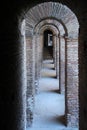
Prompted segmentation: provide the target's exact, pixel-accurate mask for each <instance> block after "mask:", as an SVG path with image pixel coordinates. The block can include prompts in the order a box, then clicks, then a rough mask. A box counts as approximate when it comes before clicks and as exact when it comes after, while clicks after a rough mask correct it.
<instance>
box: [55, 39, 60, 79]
mask: <svg viewBox="0 0 87 130" xmlns="http://www.w3.org/2000/svg"><path fill="white" fill-rule="evenodd" d="M56 74H57V79H59V37H57V46H56Z"/></svg>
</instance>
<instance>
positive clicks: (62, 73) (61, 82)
mask: <svg viewBox="0 0 87 130" xmlns="http://www.w3.org/2000/svg"><path fill="white" fill-rule="evenodd" d="M66 44H67V43H66ZM59 57H60V58H59V62H60V64H59V69H60V70H59V71H60V73H59V86H60V93H62V94H64V93H65V39H64V37H63V36H60V47H59ZM66 58H67V57H66Z"/></svg>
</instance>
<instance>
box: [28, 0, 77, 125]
mask: <svg viewBox="0 0 87 130" xmlns="http://www.w3.org/2000/svg"><path fill="white" fill-rule="evenodd" d="M46 6H47V3H42V4H40V5H37V6H36V7H34V8H32V9H31V10H29V11H28V13H27V15H26V26H27V30H26V41H27V42H26V45H27V48H29V50H30V51H31V54H32V56H33V57H34V55H33V54H34V53H33V52H34V51H35V48H34V46H35V43H36V41H37V42H38V41H39V42H40V40H41V37H40V35H38V34H34V36H32V34H33V27H36V26H37V24H39V22H40V21H41V20H43V19H44V17H45V18H47V17H49V19H50V20H51V19H52V20H54V19H57V20H58V21H59V22H60V24H61V25H62V26H63V27H64V29H65V31H66V32H67V33H66V34H65V35H63V36H61V35H59V44H60V45H61V43H63V42H62V41H64V40H65V44H66V45H65V46H64V47H65V49H64V50H65V52H64V53H65V56H64V57H66V59H65V60H64V61H65V63H63V61H62V59H63V57H61V55H60V53H59V64H60V59H61V64H62V63H63V65H65V68H64V69H65V99H66V100H65V101H66V105H65V106H66V112H65V114H66V122H67V123H66V124H67V125H68V126H71V127H74V126H78V122H79V120H78V117H79V116H78V113H79V107H78V82H79V80H78V27H79V24H78V20H77V18H76V16H75V14H74V13H73V12H72V11H71V10H69V9H68V8H67V7H66V6H63V5H62V4H59V3H55V2H48V6H49V8H50V7H52V9H51V10H50V9H49V11H48V10H44V9H47V8H46ZM54 7H55V8H54ZM60 7H62V8H60ZM59 8H60V12H59V13H58V12H57V11H58V10H57V11H56V13H53V12H55V9H59ZM40 9H41V11H42V10H44V11H46V16H43V15H41V14H39V16H38V17H35V15H34V13H35V12H36V13H38V10H40ZM64 10H66V11H64ZM42 12H43V11H42ZM49 12H50V13H49ZM67 15H68V17H66V16H67ZM31 16H33V17H35V19H31V20H30V18H31ZM68 18H69V19H68ZM70 18H71V19H70ZM36 21H37V24H36ZM74 22H75V23H76V28H74V24H72V25H71V23H74ZM59 26H60V25H58V27H59ZM30 30H31V31H30ZM73 33H74V34H73ZM36 37H37V38H36ZM63 39H64V40H63ZM32 43H34V44H32ZM32 48H33V50H32ZM61 48H63V46H62V47H61ZM59 50H60V49H59ZM37 52H38V51H37ZM73 52H74V53H73ZM29 54H30V52H29ZM31 54H30V55H31ZM39 54H40V53H39ZM39 56H40V55H39ZM60 57H61V58H60ZM39 58H40V57H39ZM39 58H38V59H37V61H39V63H40V62H41V60H40V59H39ZM29 63H32V64H33V61H32V60H30V59H29ZM61 64H60V68H59V70H60V69H61V68H62V67H61ZM27 66H28V65H27ZM63 67H64V66H63ZM39 68H40V67H39ZM27 70H28V69H27ZM38 71H39V72H40V69H38ZM28 73H31V71H30V70H28ZM31 75H32V74H31ZM28 76H29V75H28ZM30 79H31V78H30ZM28 80H29V79H28ZM33 80H34V78H33V79H32V82H33ZM59 80H60V79H59ZM29 82H31V81H29ZM30 89H31V88H30ZM33 89H34V88H32V92H34V90H33ZM33 97H34V93H33V95H32V94H30V96H29V98H28V99H29V100H27V101H28V102H30V99H31V100H33ZM28 108H29V106H28ZM29 111H30V110H29ZM31 113H32V112H31ZM76 113H77V114H76Z"/></svg>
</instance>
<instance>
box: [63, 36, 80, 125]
mask: <svg viewBox="0 0 87 130" xmlns="http://www.w3.org/2000/svg"><path fill="white" fill-rule="evenodd" d="M66 44H67V45H66V49H67V64H66V95H65V97H66V98H65V102H66V112H65V113H66V117H67V126H69V127H78V126H79V116H78V115H79V101H78V96H79V95H78V85H79V79H78V40H77V39H69V38H67V40H66Z"/></svg>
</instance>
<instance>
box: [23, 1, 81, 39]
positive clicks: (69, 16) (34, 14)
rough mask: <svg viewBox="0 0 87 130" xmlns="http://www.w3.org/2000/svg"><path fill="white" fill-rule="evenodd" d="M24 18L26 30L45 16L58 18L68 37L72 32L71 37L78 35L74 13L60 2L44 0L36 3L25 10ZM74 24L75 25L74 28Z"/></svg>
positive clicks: (30, 28) (77, 25)
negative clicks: (45, 0)
mask: <svg viewBox="0 0 87 130" xmlns="http://www.w3.org/2000/svg"><path fill="white" fill-rule="evenodd" d="M25 18H26V26H27V29H28V30H32V29H33V28H34V27H35V26H36V24H37V23H38V22H40V21H41V20H43V19H45V18H53V19H57V20H59V21H60V22H61V23H62V24H63V25H64V26H65V27H66V28H67V30H68V31H67V32H68V36H69V37H72V34H73V33H74V35H73V37H77V36H78V34H77V32H78V28H79V24H78V20H77V18H76V16H75V14H74V13H73V12H72V11H71V10H70V9H69V8H68V7H66V6H65V5H62V4H60V3H56V2H44V3H42V4H38V5H36V6H34V7H33V8H31V9H30V10H29V11H28V12H27V14H26V17H25ZM71 23H72V25H71ZM74 25H76V27H75V28H74ZM26 31H27V30H26Z"/></svg>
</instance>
